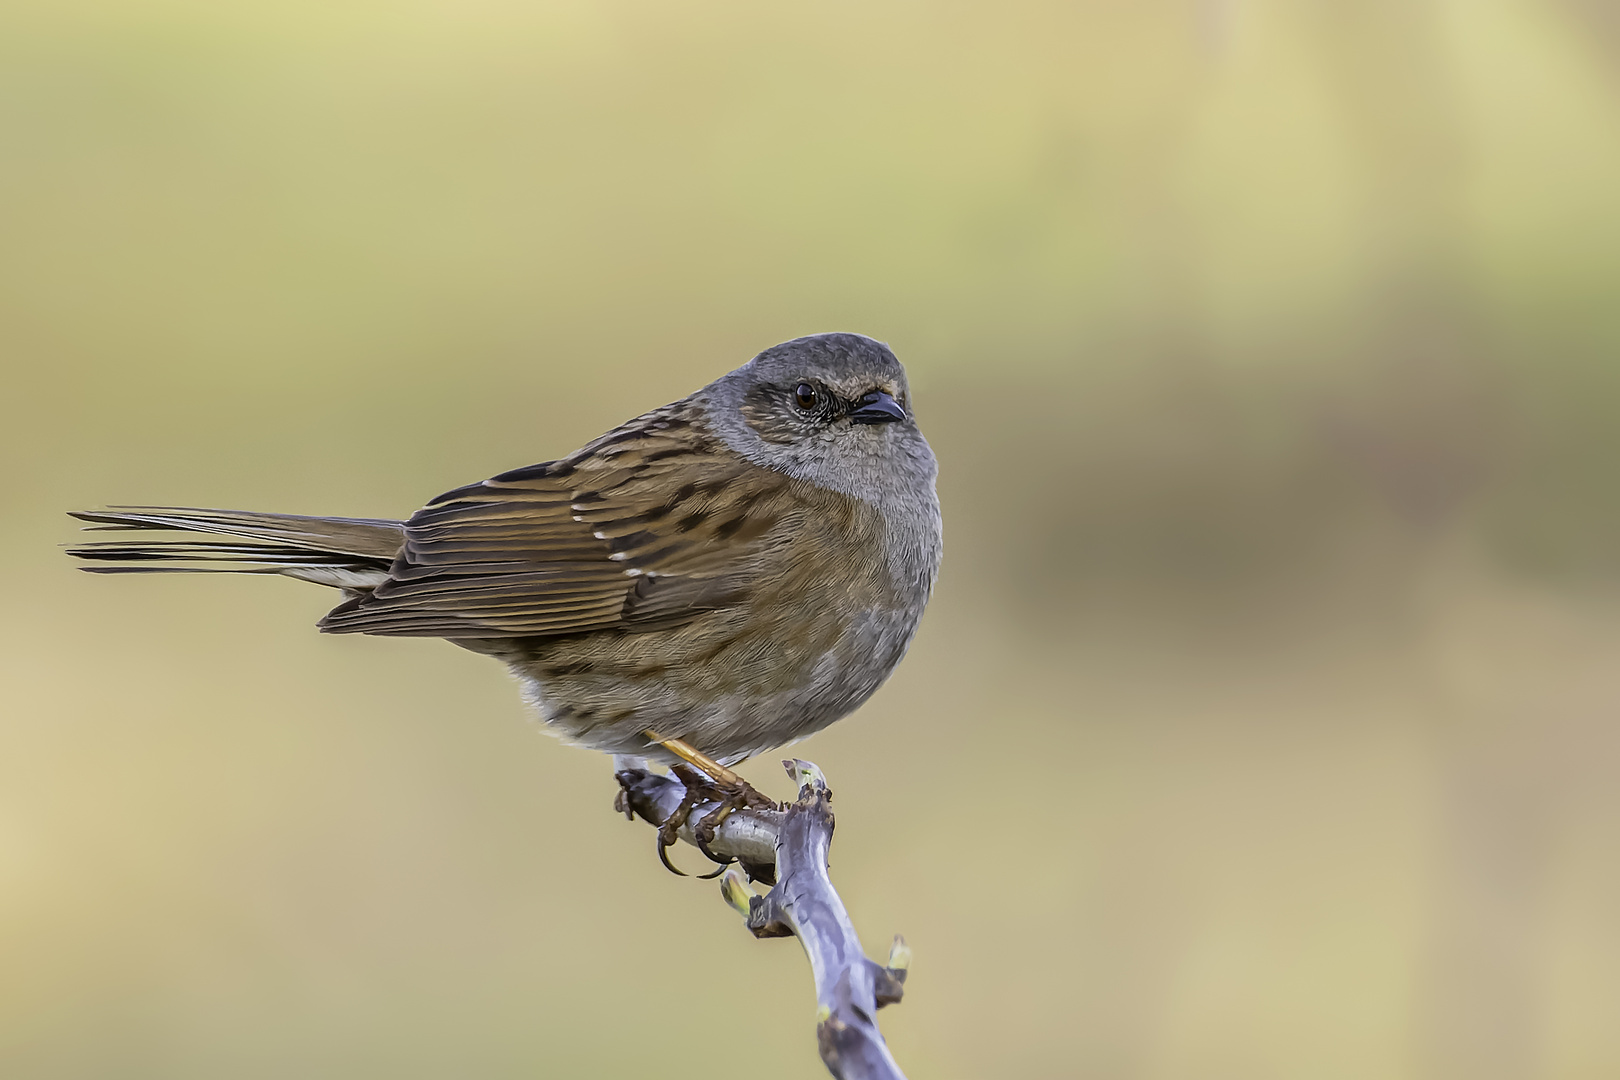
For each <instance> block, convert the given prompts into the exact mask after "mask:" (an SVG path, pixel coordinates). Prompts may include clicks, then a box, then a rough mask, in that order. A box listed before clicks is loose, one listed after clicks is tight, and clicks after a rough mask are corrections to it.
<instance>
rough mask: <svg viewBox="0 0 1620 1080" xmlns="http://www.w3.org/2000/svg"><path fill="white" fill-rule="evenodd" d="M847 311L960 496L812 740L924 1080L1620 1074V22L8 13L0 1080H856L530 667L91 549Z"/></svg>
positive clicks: (767, 770)
mask: <svg viewBox="0 0 1620 1080" xmlns="http://www.w3.org/2000/svg"><path fill="white" fill-rule="evenodd" d="M829 329H850V330H859V331H863V332H865V333H869V334H872V335H874V336H876V337H879V338H882V339H884V340H887V341H889V342H890V343H891V344H892V345H893V346H894V348H895V349H896V351H897V352H898V353H899V355H900V356H901V358H902V359H903V360H904V361H905V362H906V363H907V364H908V366H909V368H910V371H911V373H912V379H913V385H914V387H915V393H916V400H917V403H918V410H919V413H920V415H921V418H922V421H923V426H924V429H925V430H926V432H927V433H928V435H929V437H930V438H931V440H932V441H933V444H934V446H935V449H936V451H937V453H938V455H939V458H940V461H941V479H940V489H941V497H942V499H943V502H944V506H945V512H946V521H947V529H946V534H947V555H946V565H945V569H944V573H943V576H942V579H941V581H940V584H939V589H938V592H937V595H936V598H935V601H934V604H933V606H932V608H931V610H930V611H929V614H928V618H927V619H926V620H925V622H924V626H923V629H922V631H921V634H920V636H919V637H918V639H917V641H916V644H915V647H914V648H913V650H912V654H911V657H910V659H909V660H908V661H907V662H906V663H905V664H904V665H903V666H902V668H901V669H900V671H899V672H898V673H897V674H896V676H895V677H894V679H893V680H892V681H891V683H890V684H889V686H888V687H887V688H886V689H884V690H883V691H882V692H881V693H880V694H879V695H878V697H877V698H876V699H874V700H873V701H872V703H871V704H870V705H869V706H868V707H866V708H865V709H863V710H862V711H861V713H860V714H859V715H858V716H856V717H854V718H852V719H850V720H847V721H845V722H844V723H842V724H840V725H838V726H836V727H835V728H833V729H831V730H830V731H828V732H826V733H824V734H822V735H819V736H817V737H816V738H814V739H812V740H811V741H809V742H808V743H806V744H803V746H802V747H801V748H800V749H799V750H798V751H797V752H798V753H800V754H802V755H803V756H805V757H808V758H811V759H813V760H815V761H817V762H819V763H820V764H821V765H822V767H823V768H824V769H825V770H826V771H827V773H828V775H829V776H830V778H831V780H832V782H833V786H834V787H835V788H836V790H837V792H838V804H837V805H838V810H839V815H840V817H839V820H840V824H841V826H842V827H841V829H840V832H839V836H838V842H837V844H836V846H835V848H834V878H835V880H836V881H837V882H838V884H839V886H840V887H841V889H842V890H843V894H844V897H845V899H846V901H847V902H848V904H849V906H850V909H851V911H852V914H853V916H854V918H855V921H856V923H857V925H858V926H859V928H860V929H861V931H862V932H863V934H864V935H865V937H866V940H867V943H868V945H869V947H870V948H871V949H872V951H873V952H875V953H879V954H881V951H882V949H883V947H884V943H885V942H886V941H887V939H888V935H889V934H890V933H891V932H893V931H896V930H898V931H902V932H904V933H905V934H906V935H907V936H908V938H909V939H910V940H911V942H912V944H913V946H914V948H915V950H916V957H917V959H916V963H915V967H914V969H913V979H912V981H911V984H910V985H909V986H908V993H907V998H906V1001H905V1003H904V1004H903V1005H901V1006H900V1007H898V1008H896V1009H892V1010H887V1011H886V1012H885V1014H884V1016H883V1026H884V1028H885V1030H886V1032H887V1033H888V1035H889V1039H890V1042H891V1045H892V1046H893V1048H894V1050H895V1053H896V1055H897V1057H898V1058H899V1060H900V1061H901V1062H902V1063H903V1064H904V1065H905V1066H906V1067H907V1068H908V1070H909V1072H910V1075H912V1076H913V1077H917V1078H927V1077H935V1078H968V1077H1099V1078H1116V1077H1117V1078H1188V1080H1194V1078H1196V1080H1205V1078H1222V1077H1232V1078H1244V1080H1253V1078H1263V1077H1278V1078H1281V1077H1313V1078H1333V1077H1344V1078H1365V1077H1381V1078H1382V1077H1393V1078H1413V1080H1417V1078H1458V1080H1461V1078H1467V1080H1496V1078H1503V1080H1510V1078H1521V1077H1525V1078H1527V1077H1538V1078H1539V1077H1548V1078H1570V1080H1574V1078H1598V1077H1604V1078H1607V1077H1612V1076H1615V1075H1620V784H1617V783H1616V779H1615V778H1616V775H1617V771H1620V723H1617V714H1620V663H1617V662H1616V657H1617V650H1620V588H1617V587H1616V585H1617V583H1620V573H1617V571H1620V491H1617V478H1620V359H1617V358H1620V20H1617V19H1616V18H1615V16H1614V9H1613V7H1612V6H1611V5H1609V4H1606V3H1603V2H1602V0H1446V2H1440V0H1362V2H1354V3H1352V2H1345V3H1325V2H1308V0H1203V2H1192V0H1183V2H1157V0H1139V2H1133V3H1126V2H1123V0H1121V2H1114V3H1062V4H1060V3H1007V4H998V5H968V4H962V3H935V4H927V3H917V2H882V0H877V2H874V0H864V2H861V3H850V2H846V0H832V2H828V3H822V4H817V5H771V4H760V3H742V2H736V0H697V2H693V3H687V4H682V5H669V4H659V3H649V2H642V0H617V2H603V3H583V2H573V3H565V2H552V3H537V4H517V3H497V2H478V0H457V2H448V0H416V2H406V3H324V2H322V3H315V2H294V0H279V2H276V3H268V2H252V0H243V2H237V3H231V4H216V3H203V2H198V0H191V2H186V0H176V2H158V0H122V2H112V0H100V2H97V0H48V2H47V0H12V2H11V3H8V4H6V5H4V6H3V7H0V365H3V368H0V374H3V382H0V386H3V390H0V409H3V418H4V423H3V425H0V452H3V459H0V460H3V465H0V554H3V560H0V596H3V597H4V601H3V608H0V695H3V697H0V1074H3V1075H4V1076H6V1077H18V1078H35V1077H38V1078H58V1077H95V1078H100V1077H111V1078H124V1077H154V1078H199V1080H200V1078H216V1077H233V1078H237V1077H240V1078H255V1077H264V1078H281V1077H295V1076H296V1077H345V1078H348V1077H372V1076H376V1077H384V1076H386V1077H390V1078H400V1077H424V1078H426V1077H451V1076H458V1077H459V1076H468V1077H528V1076H581V1077H607V1076H639V1075H652V1074H654V1072H656V1074H657V1075H659V1076H662V1077H670V1078H675V1077H708V1076H715V1075H723V1074H728V1073H729V1074H737V1073H743V1072H757V1073H768V1074H770V1075H773V1076H781V1077H805V1078H810V1077H817V1076H821V1075H823V1073H822V1069H821V1065H820V1064H819V1062H818V1061H817V1060H816V1056H815V1047H814V1038H813V1033H812V1030H813V1027H812V1025H813V1007H814V1005H813V998H812V994H811V986H810V980H809V977H808V973H807V971H806V970H805V964H804V960H803V957H802V954H801V952H800V951H799V950H798V948H797V947H796V946H795V945H794V944H793V943H792V942H783V941H775V942H755V941H753V940H752V939H750V938H749V937H748V936H747V934H746V933H745V932H744V931H743V929H742V928H741V927H740V926H739V925H738V920H737V918H736V916H735V915H734V914H733V913H732V912H731V911H730V910H728V909H727V908H726V907H725V906H724V905H723V904H722V903H721V902H720V900H719V898H718V896H717V895H716V889H715V888H714V887H713V885H712V884H708V883H704V884H695V883H693V882H691V881H688V880H681V879H677V878H674V877H672V876H670V875H668V874H666V873H665V872H664V871H663V870H662V869H660V868H659V867H658V865H657V863H656V861H655V860H654V858H653V852H652V836H651V832H650V830H649V829H647V828H646V827H645V826H643V825H636V826H631V825H628V824H626V823H625V822H624V821H622V820H620V819H617V818H615V817H614V815H613V813H612V811H611V809H610V803H611V800H612V796H613V791H614V785H613V783H612V781H611V779H610V776H609V771H610V770H609V765H608V763H607V761H606V760H604V759H601V758H599V757H597V756H595V755H592V754H590V753H588V752H585V751H581V750H574V749H569V748H566V747H563V746H560V745H558V744H556V743H554V742H553V741H552V740H550V739H548V738H546V737H545V736H544V735H543V734H541V733H540V732H539V731H538V730H537V729H536V727H535V726H534V725H533V724H532V723H531V722H530V721H529V720H528V719H527V718H526V717H525V715H524V712H523V709H522V707H521V706H520V704H519V701H518V697H517V694H516V692H515V687H514V686H513V685H512V684H511V683H510V682H509V680H508V679H507V678H506V677H505V676H504V675H503V674H502V672H501V671H500V669H499V668H498V667H497V666H496V665H494V664H492V663H491V662H489V661H488V660H486V659H484V658H481V657H478V656H474V655H472V654H470V653H465V652H462V651H459V650H457V649H455V648H452V647H449V646H447V645H444V644H443V643H440V642H434V641H408V640H371V639H354V638H330V637H322V636H319V635H317V634H316V633H315V632H314V631H313V629H312V626H311V624H312V623H313V622H314V620H315V619H316V618H317V617H318V616H319V615H320V614H321V613H322V612H323V611H324V610H325V608H326V607H327V606H329V605H330V604H331V603H332V602H334V600H335V599H336V598H335V596H334V595H332V594H330V593H327V592H325V591H323V590H320V589H318V588H315V587H313V586H308V585H303V584H300V583H295V582H289V581H281V580H271V581H267V580H261V579H251V578H250V579H235V578H200V577H198V578H174V579H154V578H137V579H105V578H94V577H91V576H89V575H82V574H78V573H77V572H75V571H74V570H73V569H72V568H71V567H70V565H69V563H68V560H66V559H65V558H63V557H62V556H61V555H60V554H59V552H58V548H57V545H59V544H61V543H63V542H66V541H70V540H72V539H73V538H74V537H75V535H76V534H75V533H74V532H73V530H72V528H71V527H70V526H71V523H70V522H68V521H67V519H65V518H64V517H62V516H61V515H62V511H64V510H66V509H69V508H73V507H89V506H94V505H99V504H103V503H118V502H152V503H171V504H185V505H197V506H222V507H237V508H247V509H260V510H281V511H292V512H302V513H316V514H320V513H335V514H350V515H370V516H405V515H407V514H408V513H410V512H411V511H412V510H413V509H414V508H415V507H416V506H418V505H419V504H420V503H422V502H423V501H424V500H425V499H426V498H428V497H430V496H432V495H434V494H436V493H437V492H439V491H441V490H444V489H447V488H449V487H452V486H455V485H458V484H461V483H464V482H467V481H469V480H473V479H476V478H480V477H483V476H486V475H489V474H491V473H493V472H496V471H499V470H503V469H507V468H511V467H514V466H518V465H523V464H527V463H530V462H534V461H539V460H545V459H548V458H552V457H557V456H560V455H562V454H563V453H566V452H567V451H569V450H571V449H573V448H574V447H575V446H577V445H579V444H580V443H581V442H583V441H584V440H586V439H587V438H589V437H591V436H593V435H595V434H596V433H598V432H600V431H602V430H604V429H606V428H607V427H609V426H610V425H612V424H615V423H617V422H619V421H621V420H623V419H626V418H627V417H630V416H633V415H635V414H637V413H639V412H641V411H643V410H645V409H647V408H651V407H653V406H656V405H659V404H662V403H664V402H667V401H670V400H673V399H675V398H678V397H681V396H683V395H685V394H686V393H688V392H689V391H691V390H692V389H694V388H696V387H697V386H699V385H701V384H702V383H704V382H707V381H708V380H709V379H711V378H713V377H715V376H717V375H719V374H721V373H722V372H724V371H726V370H728V369H730V368H732V367H734V366H736V365H737V364H739V363H741V362H742V361H744V360H746V359H747V358H748V357H750V356H751V355H753V353H755V352H756V351H758V350H759V349H761V348H763V347H764V346H767V345H769V344H772V343H774V342H776V341H779V340H782V339H785V338H789V337H792V336H795V335H799V334H803V333H808V332H814V331H820V330H829ZM748 771H749V772H750V774H751V775H752V777H753V778H754V779H755V780H756V781H758V782H760V783H761V785H762V786H763V787H764V788H765V789H766V790H768V791H773V792H775V793H777V794H778V795H786V794H787V793H788V791H787V788H788V785H787V781H786V779H785V778H784V777H782V776H781V775H780V774H779V772H778V769H777V766H776V765H775V763H774V761H772V760H769V759H767V760H761V761H757V762H755V763H753V764H752V765H750V766H749V767H748ZM693 862H694V863H695V860H693Z"/></svg>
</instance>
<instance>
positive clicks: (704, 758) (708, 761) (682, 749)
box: [643, 728, 747, 787]
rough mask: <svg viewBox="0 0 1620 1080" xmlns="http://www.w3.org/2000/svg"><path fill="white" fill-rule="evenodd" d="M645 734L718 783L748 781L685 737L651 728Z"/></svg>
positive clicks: (728, 785)
mask: <svg viewBox="0 0 1620 1080" xmlns="http://www.w3.org/2000/svg"><path fill="white" fill-rule="evenodd" d="M643 734H644V735H646V736H647V738H649V739H651V740H652V741H653V742H655V743H657V744H658V745H659V746H662V747H663V748H664V749H665V750H668V751H669V752H670V753H672V754H674V755H675V756H676V757H678V758H680V759H681V760H682V761H684V762H686V763H687V764H688V765H690V766H692V767H693V768H694V769H697V770H698V771H700V772H702V773H705V774H707V776H708V777H709V779H711V780H713V781H714V782H715V783H717V784H724V785H726V786H727V787H741V786H744V785H745V784H746V783H747V781H745V780H743V778H742V777H740V776H738V775H737V774H736V773H734V772H732V771H731V770H730V769H728V768H726V767H725V766H724V765H722V764H720V763H719V762H718V761H716V760H714V759H713V758H712V757H710V756H709V755H708V754H705V753H703V751H701V750H699V749H698V748H697V747H695V746H693V745H692V744H691V743H689V742H687V741H686V740H685V739H666V738H664V737H663V736H662V735H660V734H658V732H656V731H653V730H652V729H651V728H648V729H647V730H646V731H645V732H643Z"/></svg>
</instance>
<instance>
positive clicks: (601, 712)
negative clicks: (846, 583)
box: [510, 608, 921, 763]
mask: <svg viewBox="0 0 1620 1080" xmlns="http://www.w3.org/2000/svg"><path fill="white" fill-rule="evenodd" d="M920 615H921V611H920V608H919V609H917V610H911V609H910V608H900V609H893V608H870V609H866V610H864V611H860V612H857V613H856V614H855V615H854V616H853V617H851V616H848V615H845V616H843V617H841V618H836V619H835V618H833V617H831V616H828V615H826V614H824V613H823V614H810V615H806V616H805V617H803V618H801V619H799V620H797V621H796V622H795V623H793V624H792V625H782V624H780V623H778V624H771V625H761V624H760V622H759V620H756V619H749V618H747V617H745V616H743V615H741V614H740V613H738V612H736V611H721V612H713V613H711V614H709V615H705V616H703V617H702V618H700V619H697V620H694V621H693V622H692V623H689V624H687V625H685V626H681V627H678V628H675V629H669V630H658V631H650V632H647V633H641V634H627V633H619V632H615V633H599V634H585V635H579V636H576V637H571V638H550V639H538V640H533V641H531V642H529V643H527V645H526V648H525V649H524V650H523V651H524V653H525V654H526V655H524V656H523V657H522V658H517V657H513V658H510V663H511V667H512V670H513V672H514V674H516V675H517V676H518V677H519V679H520V680H521V681H522V682H523V684H524V687H525V691H526V696H527V697H528V698H529V700H530V701H531V703H532V704H534V705H535V706H536V707H537V708H538V710H539V712H540V716H541V718H542V719H543V720H544V721H545V723H546V726H547V728H548V730H550V731H552V732H553V733H554V734H556V735H559V736H561V737H562V738H564V739H566V740H568V741H570V742H574V743H578V744H581V745H584V746H588V747H591V748H593V749H597V750H602V751H605V752H607V753H614V754H643V755H646V756H651V757H655V758H656V757H659V756H660V752H659V751H657V750H656V748H654V749H652V750H649V745H648V739H647V736H646V735H645V732H646V731H648V730H649V729H650V730H652V731H656V732H658V733H659V734H660V735H662V736H664V737H666V738H681V739H685V740H686V741H687V742H689V743H691V744H692V745H693V746H695V747H697V748H698V749H699V750H701V751H703V752H704V753H706V754H708V755H709V756H711V757H714V758H716V759H717V760H720V761H722V762H726V763H731V762H735V761H740V760H742V759H743V758H746V757H749V756H751V755H753V754H756V753H760V752H762V751H765V750H769V749H772V748H774V747H778V746H782V745H785V744H787V743H790V742H793V741H795V740H797V739H802V738H804V737H805V736H807V735H810V734H812V733H814V732H816V731H819V730H821V729H822V728H824V727H826V726H827V725H828V724H831V723H832V722H833V721H835V720H837V719H839V718H840V717H842V716H845V715H847V714H848V713H850V712H851V711H853V710H854V709H856V708H857V707H859V706H860V705H861V704H862V703H863V702H865V701H866V699H867V698H869V697H871V695H872V693H873V692H874V691H875V690H876V689H877V688H878V687H879V686H880V685H881V684H882V683H883V680H884V679H886V678H887V677H888V675H889V673H890V672H891V671H893V670H894V667H895V665H896V664H898V663H899V661H900V658H901V657H902V656H903V655H904V654H905V650H906V646H907V645H908V644H909V643H910V640H911V635H912V633H913V632H914V631H915V629H916V626H917V621H918V618H919V617H920Z"/></svg>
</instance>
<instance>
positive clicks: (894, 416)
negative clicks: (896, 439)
mask: <svg viewBox="0 0 1620 1080" xmlns="http://www.w3.org/2000/svg"><path fill="white" fill-rule="evenodd" d="M849 418H850V419H851V420H853V421H855V422H856V423H857V424H888V423H892V422H894V421H895V420H904V419H905V418H906V410H905V409H904V408H903V407H902V406H901V404H900V403H899V402H898V401H896V400H894V398H892V397H890V396H889V395H888V394H885V393H884V392H883V391H881V390H874V391H872V392H871V393H870V394H867V395H865V396H864V397H862V398H861V400H860V403H859V406H858V407H857V408H856V409H855V410H854V411H853V412H851V413H850V414H849Z"/></svg>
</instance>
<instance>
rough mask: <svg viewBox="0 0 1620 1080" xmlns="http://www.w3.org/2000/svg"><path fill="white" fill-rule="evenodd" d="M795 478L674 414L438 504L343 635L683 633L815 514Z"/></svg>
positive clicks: (324, 624) (741, 587) (350, 617)
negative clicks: (797, 495)
mask: <svg viewBox="0 0 1620 1080" xmlns="http://www.w3.org/2000/svg"><path fill="white" fill-rule="evenodd" d="M790 485H791V481H789V480H788V478H787V477H785V476H782V475H781V474H779V473H776V472H774V471H772V470H769V469H764V468H761V467H759V466H757V465H754V464H752V463H750V462H748V461H747V460H745V459H743V458H742V457H740V456H739V455H737V454H735V453H733V452H732V451H730V450H729V449H728V448H726V447H725V445H724V444H723V443H721V442H720V441H719V440H718V439H716V438H715V437H714V436H713V435H711V434H710V433H708V432H707V431H706V430H705V429H704V428H703V427H702V426H701V425H700V424H699V423H697V422H695V421H694V419H693V418H692V417H690V416H689V415H688V414H686V413H684V412H682V411H680V410H677V409H676V408H674V407H670V408H668V409H663V410H658V411H655V412H652V413H648V414H647V415H646V416H643V417H639V418H638V419H636V420H633V421H631V422H630V423H628V424H626V425H624V426H623V427H621V428H619V429H617V430H615V431H612V432H609V433H608V434H607V435H604V436H602V437H601V438H600V439H597V440H596V441H595V442H593V443H591V444H590V445H588V446H586V447H585V448H584V449H582V450H580V451H579V452H578V453H575V454H573V455H572V456H570V457H568V458H564V459H563V460H561V461H554V462H547V463H545V464H542V465H532V466H529V467H527V468H523V469H516V470H514V471H512V472H507V473H502V474H501V475H499V476H496V477H494V478H492V479H490V480H485V481H483V482H482V483H478V484H472V485H469V486H467V487H463V488H457V489H456V490H454V491H451V492H447V493H446V494H444V495H441V496H439V497H438V498H437V499H435V500H433V502H431V503H429V504H428V505H427V506H426V507H425V508H424V509H423V510H421V511H420V512H418V513H417V514H416V516H414V517H412V518H411V519H410V521H408V522H406V525H405V546H404V548H403V549H402V550H401V552H400V554H399V557H398V558H397V559H396V560H395V562H394V565H393V567H392V569H391V570H390V573H389V579H388V580H387V581H386V582H384V583H383V584H381V585H379V586H378V587H377V588H376V589H375V590H374V591H372V592H371V593H370V594H369V595H366V596H361V597H357V598H355V599H353V600H351V601H349V602H347V603H344V604H342V605H341V606H339V607H337V608H336V609H334V610H333V611H332V612H331V613H330V614H329V615H327V616H326V618H325V619H323V620H322V621H321V628H322V629H323V630H326V631H329V632H332V633H364V634H384V635H400V636H412V637H481V638H490V637H531V636H547V635H556V634H574V633H580V632H584V631H590V630H602V629H609V628H618V629H622V630H626V631H638V630H652V629H660V628H664V627H669V626H676V625H679V624H681V623H683V622H686V621H688V620H690V619H693V618H695V617H697V616H698V615H700V614H702V613H704V612H706V611H713V610H716V609H718V608H722V607H726V606H729V605H730V604H733V603H735V602H736V601H737V600H738V599H739V598H740V596H741V595H743V593H745V592H746V590H747V589H748V587H749V586H750V585H751V584H753V583H754V582H755V581H756V580H758V579H759V578H760V577H761V575H762V574H763V573H764V572H765V568H766V566H767V564H768V563H770V562H771V561H772V560H770V559H769V558H768V556H769V554H770V553H771V551H772V550H773V549H775V550H779V549H780V548H781V546H782V545H783V544H784V543H786V542H787V538H788V537H790V536H791V535H792V533H793V531H794V529H793V526H794V524H795V519H797V518H800V517H802V516H803V514H804V513H805V511H804V508H803V507H802V506H801V505H799V504H798V503H797V501H796V500H795V499H794V498H793V494H792V491H791V489H790Z"/></svg>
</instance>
